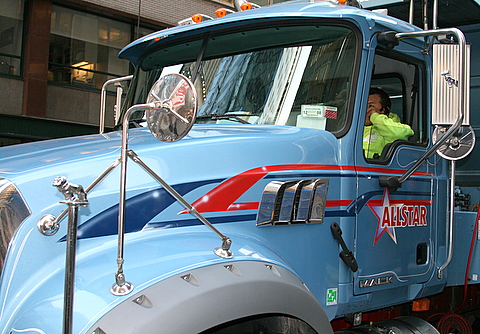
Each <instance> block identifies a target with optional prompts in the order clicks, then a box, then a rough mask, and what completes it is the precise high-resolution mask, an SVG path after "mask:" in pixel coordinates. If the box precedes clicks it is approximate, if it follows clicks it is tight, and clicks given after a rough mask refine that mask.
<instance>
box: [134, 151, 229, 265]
mask: <svg viewBox="0 0 480 334" xmlns="http://www.w3.org/2000/svg"><path fill="white" fill-rule="evenodd" d="M127 154H128V156H129V157H130V158H131V159H132V160H133V161H135V162H136V163H138V164H139V165H140V166H141V167H142V168H143V169H144V170H145V171H146V172H147V173H148V174H150V176H152V177H153V178H154V179H155V180H156V181H157V182H158V183H160V184H161V185H162V187H163V188H164V189H165V190H166V191H167V192H168V193H169V194H170V195H172V196H173V197H174V198H175V199H176V200H177V201H178V202H180V203H181V204H182V205H183V207H184V208H185V209H186V210H187V211H188V213H190V214H192V215H194V216H195V217H196V218H197V219H198V220H200V221H201V222H202V223H203V224H204V225H206V226H207V227H208V228H210V229H211V230H212V231H213V232H215V234H217V235H218V236H219V237H220V239H221V240H222V246H221V247H218V248H215V249H214V253H215V254H216V255H218V256H219V257H221V258H226V259H230V258H232V257H233V253H232V252H231V251H230V246H231V244H232V241H231V240H230V238H229V237H227V236H225V235H224V234H222V233H221V232H220V231H219V230H218V229H217V228H215V226H213V224H212V223H210V222H209V221H208V220H207V219H206V218H205V217H204V216H203V215H202V214H201V213H200V212H198V211H197V209H195V207H193V206H192V205H191V204H190V203H189V202H187V201H186V200H185V199H184V198H183V197H182V195H180V194H179V193H178V192H177V191H176V190H175V189H173V188H172V187H171V186H170V185H169V184H168V183H167V182H165V181H164V180H163V179H162V178H161V177H160V176H159V175H158V174H156V173H155V172H154V171H153V170H152V169H151V168H150V167H148V166H147V164H146V163H144V162H143V161H142V160H141V159H140V157H139V156H138V155H137V154H136V153H135V152H133V151H132V150H129V151H128V152H127Z"/></svg>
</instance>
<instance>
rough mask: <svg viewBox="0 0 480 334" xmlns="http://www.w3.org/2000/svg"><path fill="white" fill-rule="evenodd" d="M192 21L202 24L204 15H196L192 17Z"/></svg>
mask: <svg viewBox="0 0 480 334" xmlns="http://www.w3.org/2000/svg"><path fill="white" fill-rule="evenodd" d="M192 21H193V22H195V23H200V22H202V21H203V15H202V14H195V15H192Z"/></svg>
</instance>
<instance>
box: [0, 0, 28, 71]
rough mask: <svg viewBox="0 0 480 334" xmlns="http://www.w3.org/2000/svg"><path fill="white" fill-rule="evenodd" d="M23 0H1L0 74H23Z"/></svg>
mask: <svg viewBox="0 0 480 334" xmlns="http://www.w3.org/2000/svg"><path fill="white" fill-rule="evenodd" d="M23 4H24V1H23V0H0V8H1V10H0V74H7V75H14V76H20V75H21V71H20V69H21V62H22V57H21V56H22V35H23Z"/></svg>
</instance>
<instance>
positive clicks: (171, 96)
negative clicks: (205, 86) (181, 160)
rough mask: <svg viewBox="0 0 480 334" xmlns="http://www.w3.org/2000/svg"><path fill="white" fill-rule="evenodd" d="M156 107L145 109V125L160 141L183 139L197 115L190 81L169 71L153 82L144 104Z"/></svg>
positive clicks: (194, 96)
mask: <svg viewBox="0 0 480 334" xmlns="http://www.w3.org/2000/svg"><path fill="white" fill-rule="evenodd" d="M152 102H154V103H156V104H157V107H156V108H154V109H149V110H147V111H146V112H145V113H146V118H147V124H148V128H149V129H150V132H151V133H152V134H153V136H154V137H155V138H157V139H159V140H161V141H166V142H173V141H177V140H179V139H181V138H183V137H184V136H185V135H186V134H187V133H188V131H190V128H191V127H192V125H193V123H194V122H195V117H196V114H197V96H196V91H195V88H194V86H193V83H192V82H191V81H190V80H189V79H188V78H187V77H185V76H183V75H181V74H168V75H165V76H163V77H161V78H160V79H158V81H157V82H156V83H155V84H154V85H153V87H152V89H151V90H150V92H149V93H148V98H147V103H152Z"/></svg>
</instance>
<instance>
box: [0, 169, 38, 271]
mask: <svg viewBox="0 0 480 334" xmlns="http://www.w3.org/2000/svg"><path fill="white" fill-rule="evenodd" d="M30 214H31V212H30V209H29V208H28V206H27V203H26V202H25V200H24V198H23V196H22V195H21V194H20V191H19V190H18V189H17V187H16V186H15V185H14V184H13V183H12V182H10V181H9V180H7V179H4V178H0V272H1V269H2V268H3V265H4V261H5V257H6V256H7V251H8V247H9V245H10V242H11V240H12V238H13V235H14V234H15V231H16V230H17V228H18V227H19V226H20V224H21V223H22V222H23V221H24V220H25V219H26V218H27V217H28V216H30Z"/></svg>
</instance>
